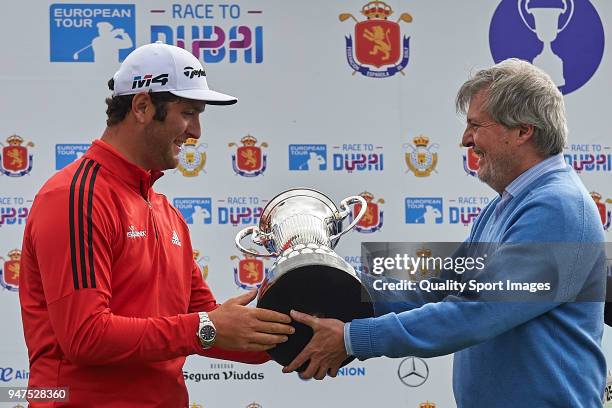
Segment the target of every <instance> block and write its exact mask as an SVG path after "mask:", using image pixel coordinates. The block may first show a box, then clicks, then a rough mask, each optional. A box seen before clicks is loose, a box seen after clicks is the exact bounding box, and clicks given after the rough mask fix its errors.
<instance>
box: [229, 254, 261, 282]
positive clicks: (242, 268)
mask: <svg viewBox="0 0 612 408" xmlns="http://www.w3.org/2000/svg"><path fill="white" fill-rule="evenodd" d="M230 258H231V259H232V260H237V259H239V258H238V257H237V256H231V257H230ZM266 272H267V271H266V269H265V268H264V263H263V261H262V260H261V259H257V258H255V257H254V256H252V255H246V256H245V258H244V259H240V261H239V262H238V265H237V266H236V267H234V281H235V282H236V285H238V286H239V287H240V288H242V289H253V288H258V287H260V286H261V284H262V283H263V281H264V279H265V277H266Z"/></svg>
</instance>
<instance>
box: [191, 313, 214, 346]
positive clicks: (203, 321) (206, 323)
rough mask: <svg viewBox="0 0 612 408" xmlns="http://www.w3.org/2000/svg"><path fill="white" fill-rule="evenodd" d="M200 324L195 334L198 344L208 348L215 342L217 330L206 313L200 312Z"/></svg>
mask: <svg viewBox="0 0 612 408" xmlns="http://www.w3.org/2000/svg"><path fill="white" fill-rule="evenodd" d="M198 314H199V315H200V326H199V327H198V332H197V333H196V335H197V336H198V338H199V339H200V344H201V345H202V347H203V348H205V349H209V348H211V347H212V346H213V344H215V337H216V336H217V330H216V329H215V325H214V324H213V322H212V321H211V320H210V318H209V317H208V313H206V312H200V313H198Z"/></svg>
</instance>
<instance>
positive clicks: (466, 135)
mask: <svg viewBox="0 0 612 408" xmlns="http://www.w3.org/2000/svg"><path fill="white" fill-rule="evenodd" d="M461 144H462V145H463V146H464V147H472V146H474V136H473V135H472V131H471V130H470V129H468V128H465V130H464V131H463V137H462V138H461Z"/></svg>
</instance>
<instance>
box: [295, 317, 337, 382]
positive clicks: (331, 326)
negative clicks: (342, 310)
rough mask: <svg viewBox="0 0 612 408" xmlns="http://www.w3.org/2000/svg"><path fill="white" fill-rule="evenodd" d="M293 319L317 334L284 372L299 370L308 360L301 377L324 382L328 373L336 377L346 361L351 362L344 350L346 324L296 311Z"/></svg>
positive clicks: (314, 334)
mask: <svg viewBox="0 0 612 408" xmlns="http://www.w3.org/2000/svg"><path fill="white" fill-rule="evenodd" d="M291 317H292V318H293V320H295V321H297V322H300V323H303V324H305V325H307V326H310V327H311V328H312V331H313V336H312V339H310V342H309V343H308V344H307V345H306V347H304V349H303V350H302V351H301V352H300V354H298V355H297V357H295V359H294V360H293V361H292V362H291V363H290V364H289V365H288V366H286V367H284V368H283V373H290V372H292V371H295V370H296V369H297V368H298V367H300V366H301V365H302V364H304V363H306V362H307V361H308V360H310V362H309V363H308V367H307V368H306V370H304V371H303V372H301V373H300V378H302V379H309V378H313V377H314V378H316V379H317V380H322V379H323V378H325V375H326V374H329V376H331V377H335V376H336V375H337V374H338V369H339V368H340V366H341V365H342V362H344V360H346V359H347V357H348V356H347V354H346V349H345V347H344V323H343V322H342V321H340V320H337V319H321V318H318V317H314V316H311V315H308V314H305V313H301V312H298V311H295V310H292V311H291Z"/></svg>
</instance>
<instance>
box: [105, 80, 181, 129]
mask: <svg viewBox="0 0 612 408" xmlns="http://www.w3.org/2000/svg"><path fill="white" fill-rule="evenodd" d="M108 88H109V89H110V90H111V91H112V90H113V89H114V88H115V80H114V79H113V78H111V79H110V80H109V81H108ZM149 96H150V97H151V102H152V103H153V106H154V107H155V115H154V116H153V119H155V120H158V121H160V122H163V121H164V120H165V119H166V115H167V114H168V107H167V105H168V103H170V102H176V101H178V100H179V99H180V97H178V96H176V95H173V94H171V93H170V92H149ZM133 99H134V95H119V96H111V97H109V98H106V101H105V102H106V116H107V119H106V126H113V125H116V124H117V123H119V122H121V121H122V120H123V119H125V116H126V115H127V114H128V112H129V111H130V110H131V109H132V100H133Z"/></svg>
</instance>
